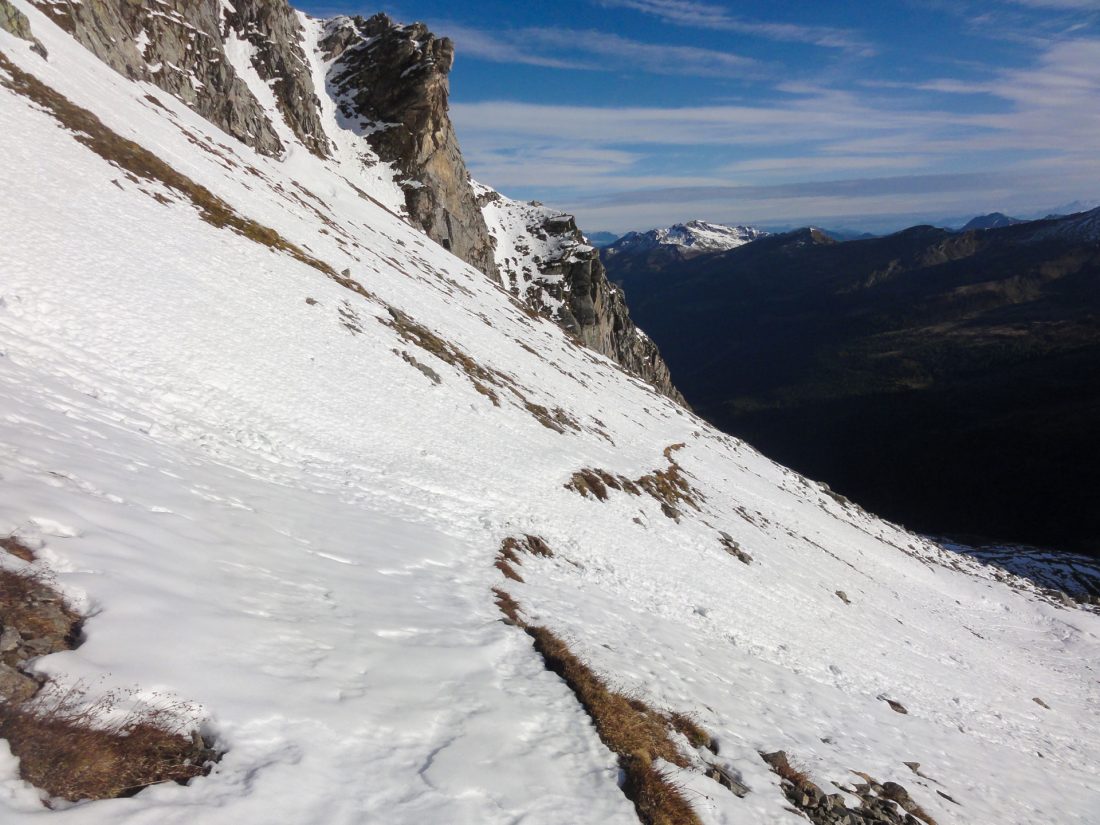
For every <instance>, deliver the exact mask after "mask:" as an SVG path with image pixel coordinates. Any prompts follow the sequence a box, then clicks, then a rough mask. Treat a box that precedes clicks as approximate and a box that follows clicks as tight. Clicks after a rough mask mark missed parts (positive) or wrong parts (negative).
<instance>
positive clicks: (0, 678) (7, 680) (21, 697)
mask: <svg viewBox="0 0 1100 825" xmlns="http://www.w3.org/2000/svg"><path fill="white" fill-rule="evenodd" d="M37 692H38V682H36V681H35V680H34V679H32V678H31V677H30V676H27V675H26V674H23V673H20V672H19V671H18V670H16V669H15V668H13V667H9V666H8V665H5V664H0V702H2V703H3V704H10V705H19V704H22V703H23V702H26V701H27V700H28V699H30V698H31V697H32V696H34V694H36V693H37Z"/></svg>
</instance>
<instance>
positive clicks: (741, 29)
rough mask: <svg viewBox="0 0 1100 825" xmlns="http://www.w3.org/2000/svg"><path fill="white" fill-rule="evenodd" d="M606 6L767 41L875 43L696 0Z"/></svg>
mask: <svg viewBox="0 0 1100 825" xmlns="http://www.w3.org/2000/svg"><path fill="white" fill-rule="evenodd" d="M597 2H599V4H600V5H601V6H604V7H607V8H622V9H631V10H633V11H637V12H641V13H642V14H648V15H652V16H654V17H658V18H660V19H661V20H663V21H665V22H666V23H671V24H672V25H676V26H686V27H691V28H698V29H709V30H717V31H728V32H737V33H739V34H747V35H750V36H753V37H762V38H765V39H767V40H776V41H781V42H791V43H807V44H810V45H813V46H822V47H825V48H830V49H841V50H843V51H846V52H850V53H853V54H858V55H860V56H862V57H870V56H873V55H874V54H875V53H876V49H875V48H874V46H873V45H872V44H871V43H869V42H868V41H867V40H865V39H864V38H862V37H861V36H860V35H859V34H858V33H856V32H853V31H850V30H848V29H838V28H832V27H829V26H804V25H799V24H795V23H775V22H768V21H761V20H747V19H745V18H742V17H736V16H734V15H731V14H730V13H729V11H728V10H727V9H725V8H724V7H722V6H718V5H715V4H712V3H704V2H697V0H597Z"/></svg>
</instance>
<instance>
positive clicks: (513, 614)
mask: <svg viewBox="0 0 1100 825" xmlns="http://www.w3.org/2000/svg"><path fill="white" fill-rule="evenodd" d="M493 595H494V596H496V604H497V607H498V608H500V612H501V613H503V614H504V615H505V617H506V618H507V619H508V620H509V621H510V622H511V623H512V624H515V625H520V624H523V620H522V619H520V617H519V602H517V601H516V600H515V599H513V598H512V597H511V595H509V594H508V593H507V592H505V591H504V590H501V589H500V588H499V587H494V588H493Z"/></svg>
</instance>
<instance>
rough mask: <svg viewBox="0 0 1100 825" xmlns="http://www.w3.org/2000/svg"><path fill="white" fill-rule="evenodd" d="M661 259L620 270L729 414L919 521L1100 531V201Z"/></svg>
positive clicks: (789, 458) (1039, 534) (709, 401)
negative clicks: (866, 235)
mask: <svg viewBox="0 0 1100 825" xmlns="http://www.w3.org/2000/svg"><path fill="white" fill-rule="evenodd" d="M983 224H989V225H990V228H980V227H982V226H983ZM979 228H980V229H979ZM648 260H649V262H650V264H651V265H650V266H648V267H642V266H633V267H619V266H617V263H616V260H615V256H608V257H607V262H608V270H609V274H610V276H611V277H612V278H613V279H615V280H617V281H618V282H620V283H621V284H622V285H623V286H624V288H625V291H626V293H627V297H628V300H629V302H630V306H631V311H632V313H633V315H634V317H635V318H636V320H637V321H638V323H639V325H640V326H642V327H643V328H644V329H645V330H646V332H647V333H648V334H649V335H650V336H651V337H652V338H653V339H654V340H655V341H656V342H657V344H658V346H659V347H660V348H661V351H662V352H663V353H664V355H665V358H666V360H667V361H668V363H669V366H670V367H671V369H672V373H673V376H674V378H675V380H676V383H677V386H678V387H679V388H680V389H681V391H682V392H683V393H684V395H685V396H686V397H687V399H688V402H689V403H691V404H692V406H693V407H694V408H695V409H696V410H697V411H698V412H700V413H701V414H702V415H703V416H704V417H706V418H708V419H710V420H711V421H712V422H714V423H716V424H718V425H719V426H720V427H722V428H723V429H725V430H726V431H727V432H730V433H733V434H735V435H738V436H741V437H744V438H746V439H748V440H749V441H750V442H752V443H753V445H754V446H756V447H758V448H760V449H762V450H764V451H765V452H766V453H767V454H768V455H771V456H773V457H775V458H776V459H777V460H779V461H782V462H784V463H786V464H789V465H791V466H793V467H795V468H797V469H799V470H800V471H802V472H805V473H806V474H808V475H810V476H811V477H815V478H819V479H822V480H823V481H826V482H828V483H829V484H830V485H832V486H833V487H834V488H837V489H838V490H840V491H841V492H842V493H844V494H845V495H848V496H851V497H852V498H854V499H856V500H858V501H859V502H860V503H861V504H864V505H866V506H868V507H870V508H872V509H875V510H876V511H877V512H881V513H883V514H884V515H886V516H888V517H890V518H894V519H897V520H899V521H902V522H903V523H905V524H906V525H907V526H910V527H914V528H918V529H923V530H929V531H936V532H938V533H941V534H943V533H951V532H955V533H968V534H974V535H983V536H988V537H991V538H997V539H1006V540H1016V541H1027V542H1031V543H1034V544H1040V545H1048V546H1049V545H1057V546H1064V547H1080V548H1082V549H1085V550H1092V551H1095V550H1096V548H1097V547H1098V546H1100V509H1098V508H1097V507H1096V506H1095V503H1096V501H1098V500H1100V477H1098V476H1097V474H1096V472H1095V467H1096V466H1100V439H1097V437H1096V432H1097V430H1098V428H1100V209H1098V210H1094V211H1091V212H1086V213H1081V214H1077V215H1072V216H1070V217H1066V218H1060V219H1052V220H1040V221H1030V222H1020V221H1017V220H1014V219H1011V218H1008V217H1007V216H1003V215H993V216H986V217H985V218H983V219H981V220H978V221H971V222H970V230H969V231H965V232H962V231H959V232H953V231H950V230H946V229H938V228H934V227H931V226H919V227H913V228H911V229H908V230H905V231H903V232H899V233H896V234H894V235H890V236H887V237H883V238H875V239H871V240H861V241H850V242H846V243H838V242H836V241H834V240H833V239H832V238H830V237H829V236H828V235H827V234H826V233H825V232H822V231H821V230H811V229H802V230H798V231H795V232H790V233H785V234H779V235H771V236H765V237H762V238H759V239H758V240H755V241H753V242H752V243H749V244H747V245H743V246H741V247H738V248H735V249H733V250H730V251H726V252H721V253H717V254H707V255H701V256H695V257H694V258H690V259H671V260H670V261H669V262H668V263H667V264H665V265H662V266H653V265H652V264H653V262H654V261H655V258H654V257H653V256H650V258H649V259H648ZM686 330H690V331H691V333H690V334H685V331H686Z"/></svg>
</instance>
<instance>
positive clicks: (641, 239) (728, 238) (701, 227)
mask: <svg viewBox="0 0 1100 825" xmlns="http://www.w3.org/2000/svg"><path fill="white" fill-rule="evenodd" d="M767 234H768V233H767V232H765V231H764V230H763V229H757V228H756V227H754V226H725V225H723V224H720V223H707V222H706V221H688V222H687V223H678V224H676V225H674V226H670V227H667V228H664V229H651V230H650V231H649V232H628V233H627V234H626V235H623V236H622V237H621V238H619V240H617V241H615V243H613V244H611V245H610V246H608V247H607V248H606V250H605V252H604V255H605V257H613V256H615V255H621V254H643V253H646V252H649V251H652V250H654V249H657V248H659V247H674V248H676V249H678V250H679V251H680V253H681V254H682V255H684V256H688V257H690V256H691V255H700V254H704V253H707V252H725V251H726V250H729V249H736V248H737V247H739V246H744V245H745V244H747V243H751V242H752V241H755V240H756V239H757V238H763V237H764V236H766V235H767Z"/></svg>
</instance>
